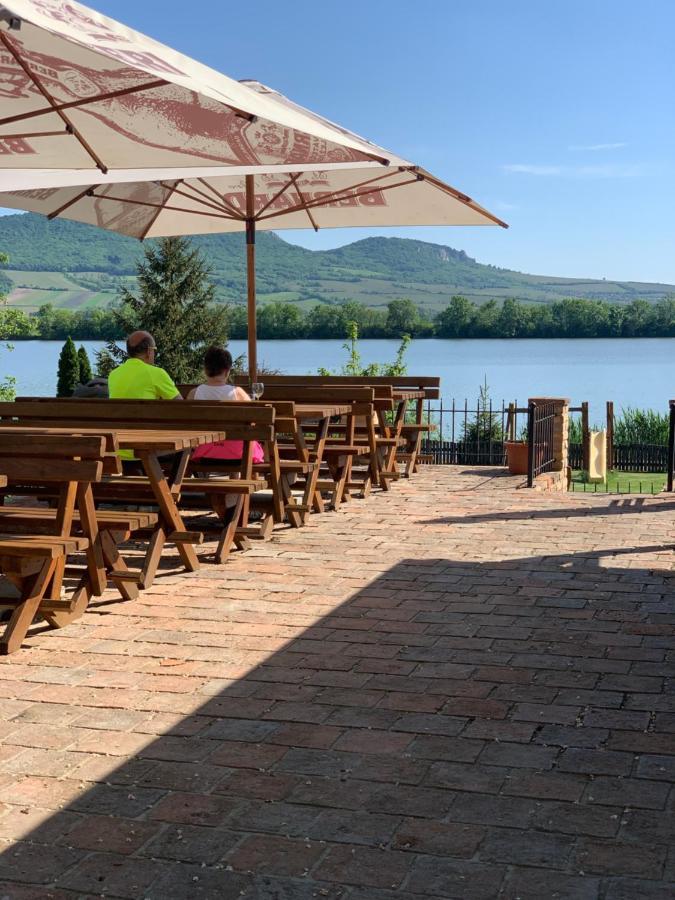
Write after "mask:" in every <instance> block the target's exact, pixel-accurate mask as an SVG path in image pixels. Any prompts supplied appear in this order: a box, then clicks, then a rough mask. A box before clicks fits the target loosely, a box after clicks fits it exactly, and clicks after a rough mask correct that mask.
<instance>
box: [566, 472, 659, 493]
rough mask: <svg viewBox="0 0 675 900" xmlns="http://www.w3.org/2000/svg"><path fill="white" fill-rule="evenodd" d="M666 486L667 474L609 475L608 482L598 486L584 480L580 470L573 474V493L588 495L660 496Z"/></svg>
mask: <svg viewBox="0 0 675 900" xmlns="http://www.w3.org/2000/svg"><path fill="white" fill-rule="evenodd" d="M665 486H666V473H665V472H617V471H614V470H612V471H610V472H608V473H607V481H606V482H602V483H599V484H596V483H594V482H587V481H585V480H584V473H583V472H582V471H581V470H580V469H574V470H573V472H572V483H571V485H570V490H571V491H581V492H583V493H587V494H595V493H598V494H658V493H659V492H660V491H662V490H663V489H664V487H665Z"/></svg>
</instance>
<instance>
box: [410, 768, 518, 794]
mask: <svg viewBox="0 0 675 900" xmlns="http://www.w3.org/2000/svg"><path fill="white" fill-rule="evenodd" d="M507 772H508V769H505V768H499V767H497V766H478V765H469V764H467V763H452V762H437V763H434V764H433V765H432V766H431V768H430V769H429V774H428V775H427V777H426V780H425V783H426V784H429V785H431V786H432V787H442V788H450V789H454V790H458V791H478V792H479V793H494V794H497V793H499V789H500V788H501V786H502V784H503V783H504V779H505V778H506V777H507Z"/></svg>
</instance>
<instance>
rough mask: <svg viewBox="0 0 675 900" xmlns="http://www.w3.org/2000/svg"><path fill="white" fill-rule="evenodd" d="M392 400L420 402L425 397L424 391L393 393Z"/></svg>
mask: <svg viewBox="0 0 675 900" xmlns="http://www.w3.org/2000/svg"><path fill="white" fill-rule="evenodd" d="M393 395H394V400H422V399H423V398H424V397H426V393H425V392H424V391H415V390H412V388H411V389H410V390H407V389H406V390H404V391H396V390H395V391H393Z"/></svg>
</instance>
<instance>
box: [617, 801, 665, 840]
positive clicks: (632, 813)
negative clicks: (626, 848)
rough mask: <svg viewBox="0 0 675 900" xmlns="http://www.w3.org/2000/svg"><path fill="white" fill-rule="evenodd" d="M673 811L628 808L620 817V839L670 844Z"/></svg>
mask: <svg viewBox="0 0 675 900" xmlns="http://www.w3.org/2000/svg"><path fill="white" fill-rule="evenodd" d="M673 834H675V812H659V813H658V814H655V813H653V812H645V811H643V810H636V809H629V810H627V812H626V813H625V814H624V815H623V816H622V819H621V835H620V836H621V839H622V840H628V841H638V842H641V843H646V844H648V845H651V844H652V843H653V842H655V843H660V844H672V840H673Z"/></svg>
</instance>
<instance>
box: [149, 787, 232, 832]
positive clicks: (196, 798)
mask: <svg viewBox="0 0 675 900" xmlns="http://www.w3.org/2000/svg"><path fill="white" fill-rule="evenodd" d="M236 808H237V803H236V802H234V801H232V800H228V799H226V798H225V797H214V796H209V795H207V794H186V793H180V792H177V791H174V792H172V793H171V794H168V795H167V796H165V797H163V798H162V799H161V800H160V801H159V803H157V804H156V805H155V806H153V807H152V809H150V811H149V812H148V816H149V818H150V819H156V820H157V821H160V822H175V823H178V824H182V825H212V826H213V825H220V824H221V823H222V822H224V821H225V819H226V818H227V817H228V816H229V815H230V813H231V812H232V811H233V810H235V809H236Z"/></svg>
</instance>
